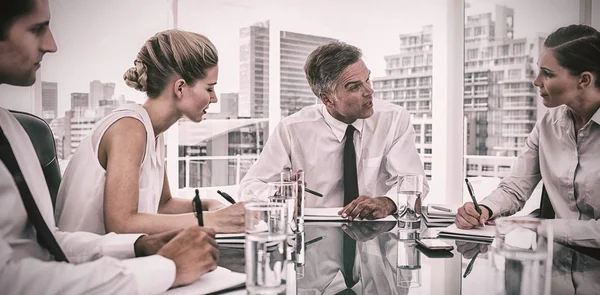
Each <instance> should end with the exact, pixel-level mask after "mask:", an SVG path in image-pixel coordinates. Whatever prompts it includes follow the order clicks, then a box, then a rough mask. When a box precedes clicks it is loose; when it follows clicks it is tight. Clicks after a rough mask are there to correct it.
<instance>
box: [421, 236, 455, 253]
mask: <svg viewBox="0 0 600 295" xmlns="http://www.w3.org/2000/svg"><path fill="white" fill-rule="evenodd" d="M417 243H418V244H419V245H421V246H423V247H424V248H425V249H427V250H429V251H452V250H453V249H454V247H453V246H452V245H450V244H448V243H446V242H444V241H441V240H438V239H423V240H417Z"/></svg>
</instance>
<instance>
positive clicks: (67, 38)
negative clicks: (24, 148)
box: [41, 0, 578, 116]
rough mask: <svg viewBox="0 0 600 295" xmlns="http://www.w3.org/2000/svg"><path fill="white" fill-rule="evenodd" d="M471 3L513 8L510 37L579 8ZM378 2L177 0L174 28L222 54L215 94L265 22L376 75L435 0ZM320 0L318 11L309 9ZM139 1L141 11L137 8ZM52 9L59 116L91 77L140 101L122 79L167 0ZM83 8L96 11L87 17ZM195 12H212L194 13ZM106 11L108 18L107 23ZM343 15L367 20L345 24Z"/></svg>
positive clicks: (55, 2)
mask: <svg viewBox="0 0 600 295" xmlns="http://www.w3.org/2000/svg"><path fill="white" fill-rule="evenodd" d="M468 2H469V1H468ZM475 2H477V3H478V4H479V3H488V4H490V3H497V4H502V5H506V6H509V7H511V8H513V9H515V15H518V16H519V17H518V18H516V19H515V33H516V36H515V37H524V36H526V35H535V34H537V33H539V32H545V33H548V32H551V31H553V30H554V29H555V28H557V27H559V26H561V25H566V24H568V23H575V22H577V20H578V9H575V8H572V6H573V5H572V2H571V1H559V0H553V1H514V0H505V1H491V0H490V1H487V0H486V1H482V0H480V1H475ZM542 3H543V5H541V4H542ZM377 4H378V5H370V6H365V5H364V4H362V2H358V1H338V0H336V1H327V3H322V1H321V2H317V1H313V0H311V1H307V2H306V3H305V2H302V3H294V2H292V1H278V2H275V1H251V2H248V1H233V0H229V1H213V0H210V1H209V0H206V1H186V0H181V1H179V28H181V29H184V30H190V31H196V32H200V33H203V34H205V35H207V36H208V37H209V38H210V39H211V40H212V41H213V42H214V43H215V45H216V46H217V48H218V50H219V53H220V57H221V58H220V77H219V84H218V85H217V93H225V92H239V62H240V58H239V29H240V28H241V27H244V26H249V25H252V24H253V23H256V22H263V21H266V20H271V21H272V22H276V23H277V24H278V26H279V28H280V29H281V30H286V31H291V32H296V33H302V34H312V35H317V36H323V37H329V38H334V39H339V40H342V41H344V42H348V43H350V44H353V45H356V46H358V47H359V48H361V49H362V50H363V53H364V55H365V62H366V63H367V65H368V66H369V67H370V69H371V71H372V73H373V76H383V75H384V73H385V60H384V56H385V55H389V54H393V53H394V52H396V51H397V47H398V45H397V43H398V36H399V35H400V34H402V33H408V32H414V31H418V30H420V29H421V27H422V26H423V25H427V24H430V23H433V20H432V19H431V15H432V13H431V9H432V7H433V5H435V1H433V0H430V1H392V0H385V1H379V2H377ZM569 4H571V5H569ZM317 5H318V6H320V7H321V9H318V10H314V9H312V8H311V7H314V6H317ZM140 6H143V7H144V9H139V7H140ZM473 6H477V5H473ZM115 7H119V9H115ZM50 8H51V12H52V18H53V19H52V21H51V28H52V29H53V32H54V34H55V37H56V42H57V44H58V48H59V51H58V52H57V53H53V54H48V55H47V56H46V57H45V58H44V61H43V66H42V72H41V75H42V79H43V80H44V81H48V82H57V83H58V84H59V89H58V92H59V93H58V113H59V115H58V116H60V115H61V114H64V111H65V110H67V109H68V108H69V106H70V93H73V92H86V91H87V89H86V88H87V87H88V85H89V84H88V83H89V81H92V80H101V81H106V82H114V83H115V84H116V85H115V95H117V96H119V95H121V94H123V95H125V97H126V98H127V99H128V100H133V101H136V102H138V103H141V102H143V100H144V95H143V93H141V92H137V91H135V90H134V89H131V88H128V87H127V86H126V85H125V84H124V82H122V79H121V77H122V74H123V72H125V70H127V68H129V67H130V66H132V65H133V63H132V62H133V59H134V58H135V55H136V53H137V51H138V50H139V48H140V47H141V46H142V44H143V43H144V41H145V40H146V39H147V38H148V37H150V36H151V35H153V34H154V33H156V32H158V31H161V30H164V29H167V11H168V9H167V8H168V3H167V1H166V0H152V1H143V2H142V1H126V2H120V1H103V2H101V3H99V1H68V0H51V1H50ZM569 8H571V9H569ZM470 9H474V7H472V8H470ZM88 11H94V12H95V13H94V15H92V16H89V15H88V13H87V12H88ZM198 11H210V13H206V14H202V16H201V17H198V16H197V12H198ZM289 11H294V12H295V13H294V15H289V13H287V12H289ZM107 15H110V16H111V17H110V18H108V19H110V21H107V18H106V16H107ZM132 15H135V18H132ZM348 15H349V16H355V15H358V16H365V17H364V18H362V19H361V17H357V18H356V21H348V19H347V17H348ZM96 16H98V17H96ZM540 16H543V17H540ZM133 20H138V21H137V22H136V21H133ZM144 20H148V21H144ZM361 20H363V21H361ZM124 23H125V24H127V25H123V24H124ZM73 73H77V74H73ZM211 109H212V110H213V111H216V110H218V108H211Z"/></svg>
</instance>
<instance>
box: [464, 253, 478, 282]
mask: <svg viewBox="0 0 600 295" xmlns="http://www.w3.org/2000/svg"><path fill="white" fill-rule="evenodd" d="M477 255H479V252H478V253H475V256H473V258H471V261H470V262H469V265H467V269H465V274H464V275H463V278H466V277H467V276H468V275H469V274H470V273H471V271H472V270H473V264H474V263H475V259H476V258H477Z"/></svg>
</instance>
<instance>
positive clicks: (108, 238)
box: [102, 233, 142, 259]
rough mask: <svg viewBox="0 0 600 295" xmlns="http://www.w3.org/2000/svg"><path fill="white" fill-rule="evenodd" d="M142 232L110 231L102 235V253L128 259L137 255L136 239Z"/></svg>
mask: <svg viewBox="0 0 600 295" xmlns="http://www.w3.org/2000/svg"><path fill="white" fill-rule="evenodd" d="M141 236H142V234H115V233H109V234H106V235H104V236H103V237H102V255H104V256H110V257H115V258H118V259H126V258H133V257H135V246H134V244H135V241H137V240H138V239H139V238H140V237H141Z"/></svg>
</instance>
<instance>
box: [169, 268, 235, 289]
mask: <svg viewBox="0 0 600 295" xmlns="http://www.w3.org/2000/svg"><path fill="white" fill-rule="evenodd" d="M245 283H246V274H243V273H238V272H232V271H231V270H228V269H226V268H224V267H217V269H215V270H213V271H211V272H209V273H207V274H205V275H203V276H202V277H200V279H199V280H197V281H196V282H195V283H193V284H191V285H187V286H184V287H179V288H175V289H171V290H169V291H167V292H166V293H164V294H169V295H177V294H179V295H181V294H211V293H214V292H219V291H224V290H232V289H236V288H240V287H243V286H244V284H245Z"/></svg>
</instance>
